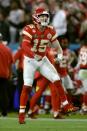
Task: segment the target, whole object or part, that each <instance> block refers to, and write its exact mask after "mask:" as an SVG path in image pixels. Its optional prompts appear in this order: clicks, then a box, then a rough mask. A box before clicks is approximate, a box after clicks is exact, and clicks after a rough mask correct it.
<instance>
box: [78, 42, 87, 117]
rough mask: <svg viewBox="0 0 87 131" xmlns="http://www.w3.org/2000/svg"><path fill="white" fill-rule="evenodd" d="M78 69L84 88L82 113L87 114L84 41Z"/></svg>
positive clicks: (86, 50) (86, 62) (85, 43)
mask: <svg viewBox="0 0 87 131" xmlns="http://www.w3.org/2000/svg"><path fill="white" fill-rule="evenodd" d="M78 67H79V73H78V76H79V78H80V79H81V81H82V86H83V104H82V110H81V112H82V113H84V114H85V113H86V114H87V40H84V42H83V45H82V46H81V48H80V51H79V58H78Z"/></svg>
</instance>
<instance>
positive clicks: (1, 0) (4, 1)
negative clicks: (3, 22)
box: [0, 0, 11, 16]
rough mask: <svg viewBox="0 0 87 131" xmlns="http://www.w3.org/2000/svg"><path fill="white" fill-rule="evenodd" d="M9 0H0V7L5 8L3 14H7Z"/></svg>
mask: <svg viewBox="0 0 87 131" xmlns="http://www.w3.org/2000/svg"><path fill="white" fill-rule="evenodd" d="M10 2H11V0H0V7H1V8H2V9H3V10H5V16H7V15H8V14H9V11H10Z"/></svg>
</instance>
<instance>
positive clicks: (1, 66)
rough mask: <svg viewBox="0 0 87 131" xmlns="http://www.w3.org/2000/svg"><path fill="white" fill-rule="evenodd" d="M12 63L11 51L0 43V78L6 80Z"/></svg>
mask: <svg viewBox="0 0 87 131" xmlns="http://www.w3.org/2000/svg"><path fill="white" fill-rule="evenodd" d="M12 62H13V57H12V52H11V50H10V49H9V48H8V47H6V46H5V45H3V44H2V43H0V77H2V78H8V77H9V75H10V72H9V71H10V70H9V69H10V67H11V65H12Z"/></svg>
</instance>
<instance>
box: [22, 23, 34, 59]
mask: <svg viewBox="0 0 87 131" xmlns="http://www.w3.org/2000/svg"><path fill="white" fill-rule="evenodd" d="M31 44H32V28H30V26H29V25H27V26H25V27H24V29H23V31H22V43H21V47H22V49H23V53H24V55H26V56H29V57H34V53H33V52H32V51H31V47H32V46H31Z"/></svg>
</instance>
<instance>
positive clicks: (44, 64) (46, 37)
mask: <svg viewBox="0 0 87 131" xmlns="http://www.w3.org/2000/svg"><path fill="white" fill-rule="evenodd" d="M22 34H23V36H24V37H23V42H22V49H23V50H24V84H25V85H27V86H32V83H33V80H34V74H35V72H36V70H39V71H40V73H41V74H42V75H43V76H45V77H46V78H47V79H48V80H50V81H51V82H54V81H56V80H59V79H60V78H59V76H58V73H57V71H56V69H55V68H54V66H53V65H52V64H51V62H50V61H49V59H48V58H47V56H46V55H47V48H48V47H49V45H50V44H52V43H53V42H54V41H55V40H56V32H55V30H54V29H53V27H52V26H47V27H46V28H45V30H44V31H39V30H38V28H37V27H36V26H35V25H33V24H32V25H27V26H25V28H24V29H23V31H22Z"/></svg>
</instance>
